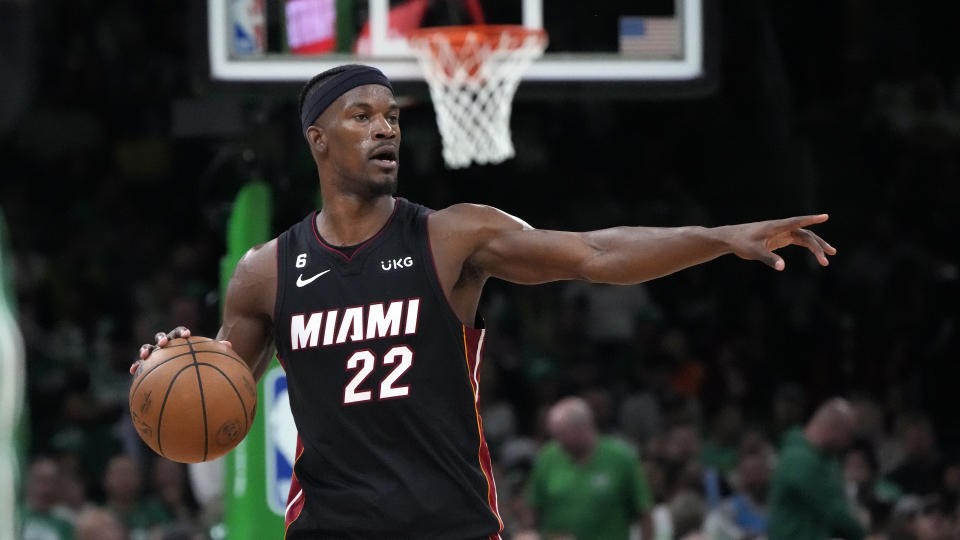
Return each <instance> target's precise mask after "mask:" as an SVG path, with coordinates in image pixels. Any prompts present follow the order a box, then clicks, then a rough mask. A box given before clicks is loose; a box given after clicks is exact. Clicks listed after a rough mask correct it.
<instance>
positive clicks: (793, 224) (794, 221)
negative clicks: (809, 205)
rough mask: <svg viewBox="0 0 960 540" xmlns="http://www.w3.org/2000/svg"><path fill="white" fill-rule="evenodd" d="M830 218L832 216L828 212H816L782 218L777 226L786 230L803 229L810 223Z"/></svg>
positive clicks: (814, 223) (813, 223)
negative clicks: (810, 214)
mask: <svg viewBox="0 0 960 540" xmlns="http://www.w3.org/2000/svg"><path fill="white" fill-rule="evenodd" d="M828 219H830V216H829V215H827V214H816V215H812V216H797V217H792V218H787V219H781V220H780V223H779V224H778V227H777V228H778V229H781V230H785V231H789V230H794V229H802V228H804V227H809V226H810V225H816V224H817V223H823V222H824V221H826V220H828Z"/></svg>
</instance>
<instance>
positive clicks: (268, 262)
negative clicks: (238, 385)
mask: <svg viewBox="0 0 960 540" xmlns="http://www.w3.org/2000/svg"><path fill="white" fill-rule="evenodd" d="M276 251H277V245H276V240H271V241H270V242H267V243H266V244H263V245H261V246H256V247H254V248H251V249H250V250H249V251H248V252H247V253H246V254H245V255H244V256H243V258H242V259H240V262H238V263H237V267H236V269H235V270H234V272H233V276H232V277H231V278H230V283H229V284H228V285H227V297H226V299H225V305H224V310H223V326H221V327H220V331H219V332H218V333H217V339H218V340H220V341H222V342H224V343H225V344H227V345H229V346H231V347H233V350H234V351H236V352H237V354H239V355H240V357H241V358H243V359H244V360H245V361H246V362H247V364H248V365H249V366H250V370H251V371H252V372H253V376H254V378H255V379H256V380H260V377H261V376H262V375H263V372H264V371H265V370H266V368H267V366H268V365H269V364H270V359H271V357H272V356H273V350H274V344H273V338H272V333H271V324H272V321H271V319H272V314H273V304H274V302H275V299H276V286H277V265H276ZM190 335H191V332H190V329H189V328H186V327H183V326H178V327H176V328H174V329H173V330H171V331H170V332H157V334H156V336H154V340H155V341H156V343H154V344H150V343H145V344H143V345H142V346H141V347H140V360H137V361H136V362H134V363H133V365H131V366H130V373H131V374H133V373H135V372H136V370H137V368H138V367H139V365H140V363H141V362H142V361H144V360H146V359H147V357H149V356H150V353H152V352H153V351H154V350H156V349H158V348H163V347H165V346H166V345H167V343H169V342H170V340H172V339H176V338H182V337H183V338H185V337H190Z"/></svg>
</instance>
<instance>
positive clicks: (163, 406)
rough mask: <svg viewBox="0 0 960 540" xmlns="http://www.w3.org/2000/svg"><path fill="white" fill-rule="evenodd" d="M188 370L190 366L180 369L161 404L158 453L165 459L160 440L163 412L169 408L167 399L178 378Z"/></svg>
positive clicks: (168, 386) (158, 426) (158, 419)
mask: <svg viewBox="0 0 960 540" xmlns="http://www.w3.org/2000/svg"><path fill="white" fill-rule="evenodd" d="M188 369H190V366H184V367H182V368H180V371H178V372H177V374H176V375H174V376H173V378H172V379H170V384H169V385H167V393H166V394H164V396H163V403H161V404H160V415H159V416H157V451H158V452H159V453H160V455H161V456H163V457H167V455H166V454H164V453H163V440H162V439H161V438H160V430H161V429H163V410H164V409H165V408H166V407H167V399H168V398H169V397H170V392H171V391H172V390H173V385H174V383H176V382H177V377H179V376H180V374H181V373H183V372H184V371H186V370H188Z"/></svg>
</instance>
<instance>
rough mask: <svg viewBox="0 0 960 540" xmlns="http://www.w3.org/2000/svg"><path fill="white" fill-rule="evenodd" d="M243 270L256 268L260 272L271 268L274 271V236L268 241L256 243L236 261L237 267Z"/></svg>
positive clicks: (275, 250) (275, 257)
mask: <svg viewBox="0 0 960 540" xmlns="http://www.w3.org/2000/svg"><path fill="white" fill-rule="evenodd" d="M241 267H242V268H243V269H245V270H256V271H258V272H259V273H262V271H263V270H269V269H273V270H274V273H276V267H277V239H276V238H274V239H272V240H270V241H268V242H264V243H262V244H257V245H255V246H253V247H252V248H250V249H248V250H247V252H246V253H244V254H243V257H241V258H240V261H238V262H237V268H238V269H240V268H241Z"/></svg>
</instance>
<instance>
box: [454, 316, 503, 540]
mask: <svg viewBox="0 0 960 540" xmlns="http://www.w3.org/2000/svg"><path fill="white" fill-rule="evenodd" d="M462 329H463V355H464V358H465V359H466V362H467V379H468V380H469V381H470V388H471V389H472V390H473V410H474V413H475V414H476V418H477V432H478V434H479V435H480V445H479V448H477V461H478V462H479V463H480V470H481V471H483V476H484V478H485V479H486V480H487V504H488V505H489V506H490V511H491V512H493V515H494V516H495V517H496V518H497V522H498V523H499V524H500V529H499V530H498V531H497V534H494V535H491V536H490V538H491V539H493V540H499V539H500V532H501V531H503V520H502V519H500V511H499V508H498V506H497V484H496V482H495V481H494V479H493V466H492V464H491V461H490V449H489V448H488V447H487V438H486V437H485V436H484V434H483V419H481V418H480V405H479V401H480V381H479V380H478V379H477V371H478V370H479V368H480V359H481V354H482V352H483V337H484V335H485V334H486V330H482V329H476V328H470V327H467V326H462Z"/></svg>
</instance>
